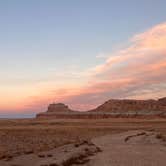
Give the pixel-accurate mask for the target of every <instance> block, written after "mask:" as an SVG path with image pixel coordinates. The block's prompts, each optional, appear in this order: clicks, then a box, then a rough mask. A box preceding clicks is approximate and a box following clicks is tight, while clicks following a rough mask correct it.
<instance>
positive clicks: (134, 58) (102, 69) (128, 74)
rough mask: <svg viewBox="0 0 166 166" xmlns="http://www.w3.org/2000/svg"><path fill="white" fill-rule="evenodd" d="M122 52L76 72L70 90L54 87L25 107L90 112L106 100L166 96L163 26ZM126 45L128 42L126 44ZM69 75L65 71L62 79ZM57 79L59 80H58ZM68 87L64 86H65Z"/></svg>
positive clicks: (165, 27) (134, 40)
mask: <svg viewBox="0 0 166 166" xmlns="http://www.w3.org/2000/svg"><path fill="white" fill-rule="evenodd" d="M129 42H130V44H129V46H128V47H126V48H124V49H120V50H118V51H116V52H115V53H114V54H110V56H109V57H108V58H106V57H105V56H108V54H107V55H105V54H101V55H100V54H99V55H98V56H97V57H100V58H101V57H102V58H103V57H104V58H106V60H105V62H104V63H103V64H101V65H98V66H95V67H94V68H92V69H88V70H87V71H85V72H83V74H82V75H81V76H82V77H83V80H88V81H85V82H84V85H82V84H80V81H79V78H80V77H79V72H77V71H76V72H75V73H73V72H72V73H71V74H72V76H74V77H75V76H76V77H77V78H78V79H75V81H76V80H78V82H79V83H78V84H77V82H75V84H73V86H72V87H70V86H66V87H65V86H64V84H63V88H61V87H58V88H56V87H54V86H53V84H52V85H51V86H50V87H49V88H46V90H45V91H43V93H42V91H41V92H40V94H38V95H34V96H30V97H29V98H28V102H27V103H26V104H25V107H27V108H28V109H32V110H34V108H40V109H41V106H44V105H47V104H49V103H50V102H53V101H55V102H65V103H67V104H70V106H71V107H72V108H74V109H80V110H85V109H91V108H94V107H95V106H96V105H98V104H100V103H102V102H103V101H104V100H107V99H109V98H150V97H161V96H164V95H165V94H166V44H165V43H166V23H163V24H159V25H157V26H155V27H152V28H151V29H149V30H147V31H145V32H144V33H141V34H137V35H135V36H134V37H132V38H131V40H130V41H129ZM127 43H128V41H127ZM66 73H68V74H69V75H70V71H65V75H66ZM59 78H60V76H59ZM66 84H67V83H66Z"/></svg>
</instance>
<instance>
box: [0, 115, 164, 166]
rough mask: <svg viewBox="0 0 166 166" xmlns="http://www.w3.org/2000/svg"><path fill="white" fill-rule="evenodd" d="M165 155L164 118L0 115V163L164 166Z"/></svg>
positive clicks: (17, 165) (11, 165) (1, 165)
mask: <svg viewBox="0 0 166 166" xmlns="http://www.w3.org/2000/svg"><path fill="white" fill-rule="evenodd" d="M165 155H166V119H165V118H153V119H151V118H108V119H35V118H34V119H1V120H0V166H33V165H34V166H72V165H74V166H76V165H84V166H86V165H87V166H98V165H99V166H101V165H103V166H122V165H123V166H135V165H138V166H143V165H147V166H151V165H152V166H165V165H166V158H165Z"/></svg>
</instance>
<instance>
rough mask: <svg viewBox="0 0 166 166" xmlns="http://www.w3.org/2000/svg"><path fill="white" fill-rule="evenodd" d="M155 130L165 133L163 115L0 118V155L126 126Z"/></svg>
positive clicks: (117, 130)
mask: <svg viewBox="0 0 166 166" xmlns="http://www.w3.org/2000/svg"><path fill="white" fill-rule="evenodd" d="M135 129H145V130H156V131H158V132H160V133H162V136H163V137H165V136H164V135H166V119H154V120H144V119H120V118H118V119H102V120H80V119H75V120H69V119H68V120H63V119H62V120H36V119H20V120H0V158H3V157H5V156H14V155H20V154H27V153H33V152H39V151H45V150H49V149H53V148H54V147H57V146H60V145H64V144H68V143H71V142H75V141H78V140H81V139H91V138H92V137H97V136H101V135H106V134H114V133H119V132H122V131H127V130H135Z"/></svg>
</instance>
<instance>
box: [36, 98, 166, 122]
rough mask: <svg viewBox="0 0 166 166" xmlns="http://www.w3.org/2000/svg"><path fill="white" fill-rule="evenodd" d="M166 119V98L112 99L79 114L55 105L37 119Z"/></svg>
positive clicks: (61, 105)
mask: <svg viewBox="0 0 166 166" xmlns="http://www.w3.org/2000/svg"><path fill="white" fill-rule="evenodd" d="M111 117H166V97H165V98H161V99H158V100H131V99H124V100H120V99H111V100H108V101H107V102H105V103H104V104H102V105H100V106H99V107H97V108H96V109H93V110H90V111H86V112H78V111H73V110H71V109H70V108H69V107H68V106H67V105H65V104H62V103H57V104H55V103H53V104H50V105H49V106H48V110H47V111H46V112H43V113H39V114H37V118H64V119H66V118H86V119H91V118H94V119H100V118H111Z"/></svg>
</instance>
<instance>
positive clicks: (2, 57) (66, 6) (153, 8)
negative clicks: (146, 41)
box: [0, 0, 166, 112]
mask: <svg viewBox="0 0 166 166" xmlns="http://www.w3.org/2000/svg"><path fill="white" fill-rule="evenodd" d="M165 6H166V1H164V0H157V1H156V0H146V1H145V0H139V1H138V0H137V1H136V0H134V1H133V0H125V1H120V0H116V1H115V0H84V1H83V0H70V1H67V0H48V1H45V0H28V1H25V0H13V1H12V0H1V1H0V66H1V70H0V75H1V77H0V81H1V87H0V90H1V92H2V93H5V92H6V94H5V97H4V98H6V99H3V100H2V102H3V103H0V110H1V112H2V111H3V110H5V109H6V111H7V110H11V108H7V107H5V105H6V104H7V103H8V100H9V102H11V103H13V107H15V106H16V105H18V104H20V103H22V102H23V101H21V100H22V99H23V100H25V99H26V98H29V97H30V96H36V95H37V96H39V94H41V95H43V94H42V92H43V89H46V91H47V89H49V90H50V89H51V87H50V84H51V86H54V85H55V86H56V87H58V88H59V87H60V88H63V87H64V86H66V85H65V84H67V86H68V85H70V84H71V86H72V87H73V86H75V83H76V82H77V84H83V83H84V82H87V79H86V78H84V77H83V76H81V74H82V73H83V74H84V72H85V71H86V72H88V70H89V69H90V68H93V67H95V66H97V65H100V64H101V63H105V60H106V57H104V58H102V57H101V58H97V57H98V56H100V55H105V54H106V55H107V54H109V55H110V56H111V54H112V53H113V52H114V51H116V50H119V49H121V48H123V47H124V46H126V45H128V42H129V41H130V40H129V39H131V38H132V37H133V36H134V35H135V34H139V33H143V32H144V31H146V30H148V29H149V28H152V27H154V26H156V25H158V24H160V23H164V22H165V21H166V10H165ZM70 73H71V75H70ZM79 73H80V76H79ZM54 77H55V78H54ZM48 82H49V85H47V83H48ZM54 83H55V84H54ZM39 84H40V85H39ZM43 87H44V88H43ZM28 88H29V89H28ZM42 88H43V89H42ZM24 89H26V90H24ZM39 89H40V90H39ZM53 89H54V88H53ZM30 91H36V92H35V94H33V93H32V94H31V93H29V92H30ZM39 91H40V92H39ZM17 92H18V99H17V100H14V101H13V97H14V95H11V97H10V93H12V94H15V93H17ZM38 92H39V93H38ZM26 93H29V94H27V96H26V95H25V94H26ZM0 98H3V94H1V96H0ZM52 100H53V99H52ZM20 101H21V102H20ZM4 103H6V104H4ZM1 105H2V106H1ZM15 108H17V107H15ZM13 110H15V109H13Z"/></svg>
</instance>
